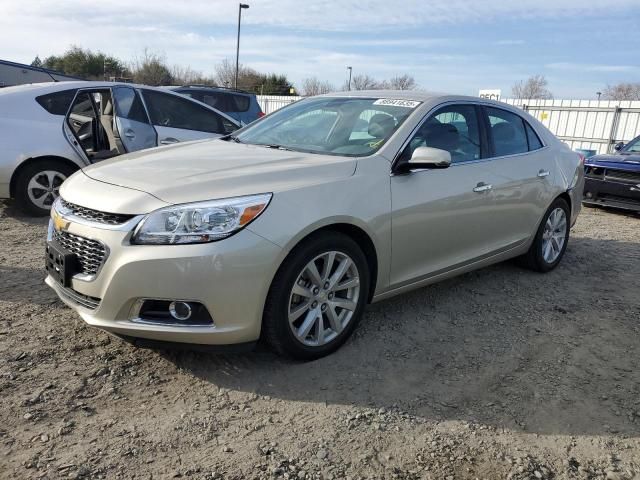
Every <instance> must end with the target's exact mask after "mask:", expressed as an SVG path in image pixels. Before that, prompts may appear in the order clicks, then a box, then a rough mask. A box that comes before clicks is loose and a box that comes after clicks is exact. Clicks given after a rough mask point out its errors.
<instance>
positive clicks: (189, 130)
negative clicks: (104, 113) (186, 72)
mask: <svg viewBox="0 0 640 480" xmlns="http://www.w3.org/2000/svg"><path fill="white" fill-rule="evenodd" d="M142 95H143V97H144V102H145V104H146V106H147V110H148V112H149V117H150V119H151V123H152V124H153V126H154V127H155V129H156V131H157V132H158V143H159V144H160V145H169V144H172V143H178V142H185V141H189V140H199V139H203V138H216V137H220V136H222V135H226V134H228V133H231V132H233V131H235V130H236V129H237V128H238V125H237V123H236V122H235V121H233V120H231V119H229V118H228V117H225V116H223V115H221V114H220V113H218V112H216V111H214V110H213V109H210V108H207V107H206V106H204V105H201V104H199V103H198V102H195V101H193V100H190V99H188V98H185V97H182V96H179V95H177V94H170V93H164V92H159V91H156V90H149V89H142Z"/></svg>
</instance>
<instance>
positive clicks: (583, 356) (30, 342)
mask: <svg viewBox="0 0 640 480" xmlns="http://www.w3.org/2000/svg"><path fill="white" fill-rule="evenodd" d="M45 230H46V226H45V220H33V219H28V218H25V217H23V216H21V215H20V214H18V213H17V212H16V211H15V210H14V209H13V208H12V207H11V206H10V205H9V204H7V203H0V477H1V478H3V479H4V478H7V479H8V478H194V479H195V478H204V479H207V478H208V479H222V478H224V479H227V478H229V479H244V478H247V479H253V478H255V479H261V478H289V479H320V478H322V479H349V478H350V479H353V480H355V479H360V478H363V479H364V478H388V479H394V478H397V479H423V478H425V479H446V480H451V479H467V478H468V479H475V478H478V479H498V478H507V479H529V478H530V479H565V478H567V479H568V478H579V479H609V480H615V479H631V478H640V370H639V369H638V364H639V361H640V216H633V215H625V214H621V213H615V212H608V211H604V210H592V209H585V210H584V211H583V213H582V215H581V216H580V219H579V221H578V223H577V225H576V227H575V229H574V230H573V232H572V238H571V240H570V243H569V248H568V250H567V253H566V256H565V258H564V260H563V262H562V264H561V265H560V267H559V268H557V269H556V270H555V271H553V272H551V273H549V274H546V275H541V274H536V273H532V272H529V271H526V270H522V269H520V268H519V267H517V266H515V265H514V264H513V263H511V262H507V263H503V264H500V265H496V266H493V267H491V268H487V269H484V270H480V271H477V272H474V273H470V274H467V275H464V276H462V277H459V278H456V279H453V280H449V281H446V282H444V283H441V284H438V285H435V286H432V287H429V288H424V289H421V290H418V291H415V292H412V293H409V294H405V295H402V296H399V297H396V298H394V299H392V300H388V301H384V302H381V303H378V304H375V305H371V306H369V307H368V309H367V311H366V314H365V318H364V319H363V321H362V323H361V324H360V326H359V328H358V330H357V331H356V334H355V336H354V337H353V338H352V339H351V340H350V341H349V342H348V343H347V344H346V345H345V346H344V347H343V348H342V349H341V350H340V351H338V352H337V353H336V354H334V355H332V356H330V357H328V358H325V359H322V360H320V361H316V362H312V363H296V362H292V361H285V360H282V359H280V358H278V357H276V356H274V355H273V354H272V353H270V352H269V351H266V350H264V349H260V350H259V351H257V352H254V353H250V354H244V355H228V356H215V355H211V354H204V353H193V352H162V351H152V350H142V349H135V348H133V347H131V346H129V345H128V344H126V343H123V342H122V341H120V340H118V339H116V338H112V337H110V336H109V335H107V334H106V333H103V332H101V331H99V330H95V329H92V328H89V327H87V326H86V325H85V324H84V323H83V322H82V321H81V320H79V319H78V318H77V317H76V315H75V314H74V313H73V312H72V311H71V310H69V309H68V308H66V307H65V306H64V305H63V304H62V303H61V302H59V301H58V300H57V298H56V296H55V295H54V293H53V292H52V291H51V290H50V289H49V288H48V287H46V286H45V285H44V283H43V278H44V274H43V267H42V263H43V260H42V257H43V244H44V237H45Z"/></svg>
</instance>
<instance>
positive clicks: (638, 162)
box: [585, 152, 640, 171]
mask: <svg viewBox="0 0 640 480" xmlns="http://www.w3.org/2000/svg"><path fill="white" fill-rule="evenodd" d="M585 165H588V166H596V167H605V168H616V169H620V170H631V171H640V154H636V153H624V152H623V153H616V154H611V155H595V156H593V157H590V158H587V160H586V161H585Z"/></svg>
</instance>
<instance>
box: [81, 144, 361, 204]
mask: <svg viewBox="0 0 640 480" xmlns="http://www.w3.org/2000/svg"><path fill="white" fill-rule="evenodd" d="M356 164H357V162H356V160H355V159H354V158H349V157H338V156H330V155H318V154H308V153H300V152H291V151H285V150H279V149H272V148H267V147H263V146H257V145H246V144H239V143H235V142H226V141H222V140H205V141H199V142H191V143H187V144H182V145H175V146H173V145H172V146H167V147H160V148H154V149H151V150H146V151H144V152H136V153H133V154H128V155H123V156H121V157H118V158H115V159H113V160H108V161H106V162H101V163H99V164H95V165H91V166H89V167H86V168H84V169H83V172H84V174H85V175H87V176H88V177H90V178H92V179H94V180H97V181H99V182H104V183H108V184H112V185H117V186H119V187H125V188H129V189H133V190H138V191H140V192H145V193H147V194H150V195H152V196H153V197H155V198H157V199H159V200H162V201H164V202H167V203H170V204H175V203H187V202H194V201H199V200H209V199H216V198H226V197H235V196H240V195H249V194H255V193H265V192H274V193H275V192H278V191H283V190H290V189H295V188H300V187H302V186H306V185H312V184H319V183H324V182H329V181H332V180H337V179H341V178H344V177H348V176H351V175H353V174H354V172H355V169H356Z"/></svg>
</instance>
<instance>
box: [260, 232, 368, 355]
mask: <svg viewBox="0 0 640 480" xmlns="http://www.w3.org/2000/svg"><path fill="white" fill-rule="evenodd" d="M368 292H369V267H368V264H367V261H366V258H365V256H364V254H363V253H362V250H361V249H360V248H359V247H358V245H357V244H356V243H355V242H354V241H353V240H352V239H351V238H350V237H348V236H346V235H343V234H340V233H337V232H326V233H322V234H319V235H317V236H315V237H312V238H311V239H309V240H306V241H305V242H303V243H302V244H301V245H299V246H298V247H296V248H295V249H294V250H293V251H292V252H291V254H290V255H289V256H288V257H287V259H286V260H285V261H284V263H283V265H282V266H281V267H280V269H279V271H278V273H277V274H276V277H275V279H274V281H273V283H272V285H271V288H270V290H269V295H268V297H267V302H266V305H265V311H264V318H263V338H264V339H265V340H266V341H267V342H268V343H269V344H270V345H271V346H272V347H273V348H274V349H275V350H276V351H277V352H278V353H280V354H284V355H286V356H290V357H293V358H296V359H300V360H313V359H316V358H320V357H323V356H325V355H328V354H329V353H331V352H333V351H335V350H336V349H337V348H339V347H340V346H341V345H342V344H343V343H344V342H345V341H346V340H347V339H348V338H349V336H350V335H351V333H352V332H353V330H354V329H355V327H356V325H357V323H358V321H359V320H360V318H361V317H362V314H363V310H364V307H365V304H366V301H367V296H368Z"/></svg>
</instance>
